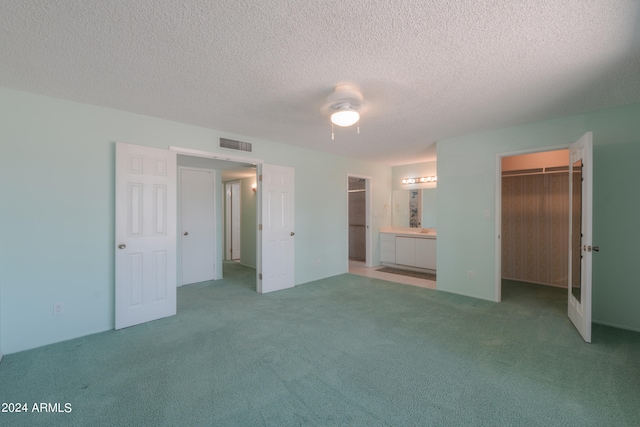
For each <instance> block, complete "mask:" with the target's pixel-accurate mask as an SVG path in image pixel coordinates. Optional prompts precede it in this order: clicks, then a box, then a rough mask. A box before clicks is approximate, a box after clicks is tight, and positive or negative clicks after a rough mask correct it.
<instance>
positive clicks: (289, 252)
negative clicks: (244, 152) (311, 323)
mask: <svg viewBox="0 0 640 427" xmlns="http://www.w3.org/2000/svg"><path fill="white" fill-rule="evenodd" d="M261 176H262V180H261V181H259V182H260V191H261V195H262V196H261V197H262V200H261V222H260V223H261V228H262V231H261V232H260V231H259V233H261V250H262V262H261V264H259V267H260V268H261V270H262V272H261V273H260V274H259V280H258V292H260V293H267V292H273V291H279V290H281V289H287V288H292V287H293V285H294V278H293V272H294V262H293V261H294V234H295V232H294V231H295V230H294V192H293V184H294V181H293V179H294V169H293V168H291V167H286V166H274V165H267V164H263V165H262V172H261ZM260 278H261V280H260Z"/></svg>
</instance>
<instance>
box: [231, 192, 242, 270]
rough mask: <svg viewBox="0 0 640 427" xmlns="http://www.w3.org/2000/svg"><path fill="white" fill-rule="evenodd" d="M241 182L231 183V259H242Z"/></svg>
mask: <svg viewBox="0 0 640 427" xmlns="http://www.w3.org/2000/svg"><path fill="white" fill-rule="evenodd" d="M240 209H241V208H240V183H239V182H235V183H233V184H231V259H240V218H241V217H240Z"/></svg>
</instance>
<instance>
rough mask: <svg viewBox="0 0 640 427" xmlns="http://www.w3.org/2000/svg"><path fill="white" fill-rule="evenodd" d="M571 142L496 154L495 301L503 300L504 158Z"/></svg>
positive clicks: (546, 149)
mask: <svg viewBox="0 0 640 427" xmlns="http://www.w3.org/2000/svg"><path fill="white" fill-rule="evenodd" d="M569 145H570V144H563V145H553V146H549V147H536V148H525V149H522V150H517V151H509V152H505V153H498V154H496V193H495V194H496V200H495V202H496V205H495V219H496V222H495V227H496V237H495V247H496V248H495V291H494V292H495V293H494V301H495V302H500V301H502V240H500V237H501V235H502V158H503V157H513V156H520V155H523V154H533V153H544V152H547V151H558V150H566V149H568V148H569Z"/></svg>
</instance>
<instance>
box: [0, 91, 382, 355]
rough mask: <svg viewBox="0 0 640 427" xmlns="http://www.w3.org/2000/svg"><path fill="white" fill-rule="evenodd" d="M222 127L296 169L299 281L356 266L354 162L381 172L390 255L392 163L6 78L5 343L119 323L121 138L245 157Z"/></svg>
mask: <svg viewBox="0 0 640 427" xmlns="http://www.w3.org/2000/svg"><path fill="white" fill-rule="evenodd" d="M220 136H224V137H228V138H232V139H241V140H243V141H247V142H252V143H253V148H254V151H253V152H252V153H248V154H247V156H248V157H251V158H256V159H262V160H264V161H265V162H266V163H272V164H280V165H286V166H292V167H294V168H295V173H296V180H295V186H296V188H295V198H296V202H295V208H296V216H295V220H296V259H295V282H296V284H300V283H305V282H309V281H313V280H317V279H321V278H324V277H328V276H333V275H337V274H342V273H345V272H346V271H347V266H348V261H347V258H348V244H347V230H348V222H347V214H348V208H347V174H348V173H352V174H358V175H362V176H371V177H372V210H373V215H374V217H373V218H372V230H373V234H374V238H373V245H372V247H373V261H374V264H377V263H378V262H379V249H378V248H379V239H378V234H377V230H378V228H379V227H380V226H386V225H390V215H389V214H388V213H387V212H385V208H384V206H385V204H389V203H390V194H391V187H390V185H391V168H390V167H389V166H384V165H377V164H373V163H369V162H362V161H357V160H352V159H347V158H343V157H338V156H334V155H330V154H326V153H321V152H316V151H311V150H306V149H302V148H297V147H293V146H291V145H285V144H280V143H276V142H271V141H265V140H261V139H256V138H249V137H243V136H240V135H232V134H224V133H221V132H217V131H215V130H211V129H206V128H202V127H197V126H191V125H186V124H182V123H176V122H170V121H167V120H162V119H157V118H152V117H147V116H141V115H137V114H132V113H127V112H124V111H118V110H113V109H108V108H102V107H96V106H91V105H86V104H80V103H75V102H69V101H63V100H59V99H54V98H49V97H44V96H39V95H32V94H27V93H23V92H18V91H13V90H7V89H0V194H1V195H2V199H1V200H2V202H1V204H0V218H2V221H1V222H0V280H1V285H2V288H1V295H0V297H1V302H0V304H1V306H0V315H1V316H2V317H1V321H0V322H1V323H0V327H1V329H0V345H1V348H2V350H3V351H4V352H5V353H6V354H10V353H14V352H16V351H20V350H25V349H29V348H33V347H38V346H41V345H45V344H49V343H53V342H57V341H62V340H66V339H70V338H75V337H79V336H83V335H87V334H90V333H94V332H100V331H105V330H108V329H112V328H113V326H114V252H115V249H114V247H115V242H114V223H115V217H114V167H115V166H114V165H115V163H114V158H115V156H114V154H115V145H114V143H115V141H122V142H127V143H131V144H139V145H146V146H151V147H159V148H167V147H168V146H170V145H173V146H178V147H184V148H190V149H196V150H204V151H210V152H224V153H231V154H233V155H234V156H242V153H240V152H237V151H229V150H221V149H219V148H217V141H218V138H219V137H220ZM330 143H331V141H330V140H327V144H330ZM219 233H220V234H219V235H222V230H221V229H220V230H219ZM220 249H221V247H220ZM314 259H319V260H320V263H319V265H313V266H312V265H311V260H314ZM54 302H62V303H63V304H64V311H65V313H64V314H63V315H60V316H53V303H54Z"/></svg>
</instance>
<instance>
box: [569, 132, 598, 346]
mask: <svg viewBox="0 0 640 427" xmlns="http://www.w3.org/2000/svg"><path fill="white" fill-rule="evenodd" d="M569 159H570V161H569V286H568V288H569V304H568V305H569V309H568V311H569V319H571V322H573V324H574V325H575V327H576V329H578V332H580V335H582V338H584V340H585V341H586V342H591V257H592V250H593V248H592V246H591V245H592V242H591V231H592V200H593V199H592V193H593V160H592V159H593V137H592V134H591V132H587V133H586V134H584V135H583V136H582V137H580V139H578V140H577V141H576V142H574V143H573V144H571V146H570V147H569ZM596 250H597V249H596Z"/></svg>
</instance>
